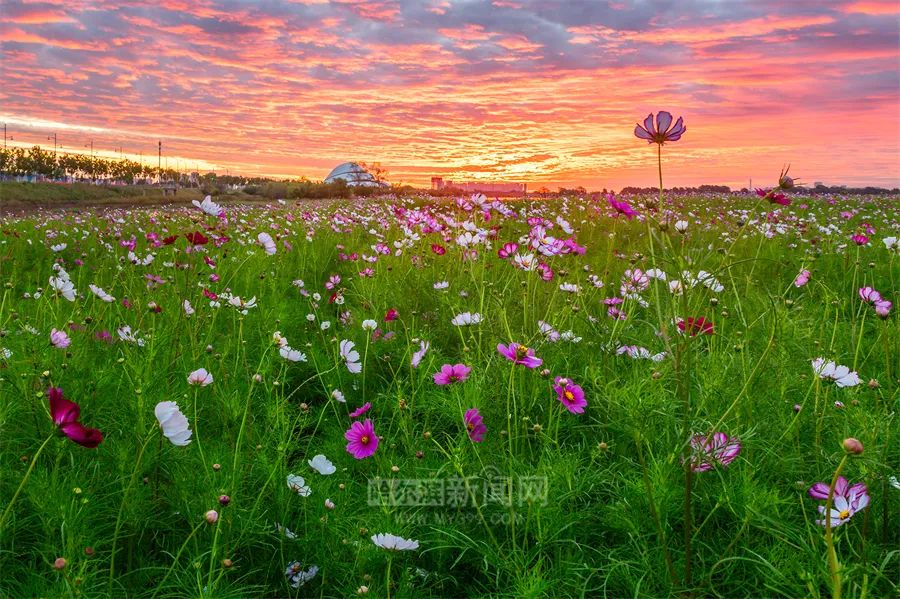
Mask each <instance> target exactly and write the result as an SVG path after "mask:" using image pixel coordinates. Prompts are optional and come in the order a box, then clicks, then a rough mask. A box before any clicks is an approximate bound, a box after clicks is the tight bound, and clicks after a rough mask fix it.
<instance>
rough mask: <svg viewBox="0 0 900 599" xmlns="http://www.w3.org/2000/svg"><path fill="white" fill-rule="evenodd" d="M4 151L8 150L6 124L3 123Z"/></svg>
mask: <svg viewBox="0 0 900 599" xmlns="http://www.w3.org/2000/svg"><path fill="white" fill-rule="evenodd" d="M3 149H4V150H5V149H6V123H3Z"/></svg>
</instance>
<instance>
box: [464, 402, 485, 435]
mask: <svg viewBox="0 0 900 599" xmlns="http://www.w3.org/2000/svg"><path fill="white" fill-rule="evenodd" d="M463 422H464V423H465V425H466V432H467V433H468V435H469V439H471V440H472V441H474V442H475V443H481V442H482V441H484V436H485V435H486V434H487V427H486V426H485V425H484V418H482V417H481V413H479V412H478V408H472V409H471V410H466V413H465V415H464V416H463Z"/></svg>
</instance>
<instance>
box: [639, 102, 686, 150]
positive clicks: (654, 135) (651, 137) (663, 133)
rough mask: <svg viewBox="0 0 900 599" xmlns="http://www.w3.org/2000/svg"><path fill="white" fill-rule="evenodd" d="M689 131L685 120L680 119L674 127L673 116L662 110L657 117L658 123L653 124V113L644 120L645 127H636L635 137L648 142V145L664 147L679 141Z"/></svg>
mask: <svg viewBox="0 0 900 599" xmlns="http://www.w3.org/2000/svg"><path fill="white" fill-rule="evenodd" d="M685 131H687V127H685V126H684V119H682V117H678V120H677V121H675V125H674V126H672V115H671V114H670V113H669V112H666V111H665V110H660V111H659V113H657V115H656V123H655V124H654V122H653V113H652V112H651V113H650V114H649V115H647V118H646V119H644V125H643V126H641V125H635V127H634V135H635V136H636V137H639V138H641V139H645V140H647V143H651V144H652V143H657V144H659V145H663V144H664V143H666V142H667V141H678V140H679V139H681V136H682V135H684V133H685Z"/></svg>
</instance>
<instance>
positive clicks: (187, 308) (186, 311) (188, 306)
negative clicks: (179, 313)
mask: <svg viewBox="0 0 900 599" xmlns="http://www.w3.org/2000/svg"><path fill="white" fill-rule="evenodd" d="M181 307H182V308H184V315H185V316H190V315H191V314H193V313H194V312H196V310H194V307H193V306H192V305H191V302H189V301H188V300H184V301H183V302H181Z"/></svg>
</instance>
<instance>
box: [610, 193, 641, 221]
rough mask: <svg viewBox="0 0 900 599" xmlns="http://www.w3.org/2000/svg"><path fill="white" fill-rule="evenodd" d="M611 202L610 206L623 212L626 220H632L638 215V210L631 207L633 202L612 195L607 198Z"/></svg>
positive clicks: (620, 212)
mask: <svg viewBox="0 0 900 599" xmlns="http://www.w3.org/2000/svg"><path fill="white" fill-rule="evenodd" d="M606 201H607V202H609V205H610V207H611V208H612V209H613V210H615V211H616V212H617V213H619V214H621V215H622V216H624V217H625V218H626V220H631V219H632V218H634V217H635V216H637V210H635V209H634V208H632V207H631V204H629V203H628V202H626V201H624V200H616V199H614V198H612V197H609V198H607V199H606Z"/></svg>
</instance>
